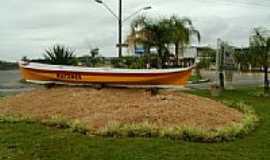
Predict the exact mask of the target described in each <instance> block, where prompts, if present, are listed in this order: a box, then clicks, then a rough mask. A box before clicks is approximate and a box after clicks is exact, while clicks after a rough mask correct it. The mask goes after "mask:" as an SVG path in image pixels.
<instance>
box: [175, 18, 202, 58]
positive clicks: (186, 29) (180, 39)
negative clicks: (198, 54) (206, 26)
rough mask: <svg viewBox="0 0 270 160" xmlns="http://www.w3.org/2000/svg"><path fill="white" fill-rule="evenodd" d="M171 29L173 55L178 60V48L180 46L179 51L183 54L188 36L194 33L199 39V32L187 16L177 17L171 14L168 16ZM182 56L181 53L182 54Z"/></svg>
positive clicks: (187, 42)
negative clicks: (173, 46) (173, 47)
mask: <svg viewBox="0 0 270 160" xmlns="http://www.w3.org/2000/svg"><path fill="white" fill-rule="evenodd" d="M170 23H171V29H170V35H171V39H172V41H173V43H174V44H175V56H176V60H177V62H178V59H179V48H180V46H181V49H182V51H181V53H182V54H183V48H184V46H185V45H187V44H189V43H190V37H191V36H192V35H196V36H197V39H198V41H200V40H201V35H200V32H199V31H198V30H196V29H194V27H193V24H192V21H191V20H190V19H189V18H179V17H177V16H172V17H171V18H170ZM182 56H183V55H182Z"/></svg>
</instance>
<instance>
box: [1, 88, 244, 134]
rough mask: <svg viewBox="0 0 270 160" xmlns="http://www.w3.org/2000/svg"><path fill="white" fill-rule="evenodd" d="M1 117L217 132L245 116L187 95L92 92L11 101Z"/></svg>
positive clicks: (58, 91) (57, 91) (38, 93)
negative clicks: (19, 116) (65, 119)
mask: <svg viewBox="0 0 270 160" xmlns="http://www.w3.org/2000/svg"><path fill="white" fill-rule="evenodd" d="M0 114H4V115H14V116H18V115H23V116H30V117H32V118H37V119H40V120H44V119H49V118H51V117H53V116H62V117H65V118H68V119H72V120H75V119H78V120H80V121H81V122H83V123H85V124H86V125H87V127H89V129H100V128H102V127H104V126H106V125H107V124H108V123H109V122H112V121H113V122H114V121H115V122H120V123H124V124H128V123H140V122H145V121H147V122H150V123H153V124H155V125H157V126H170V127H174V126H183V125H187V126H190V127H199V128H202V129H216V128H220V127H224V126H226V125H229V124H231V123H233V122H240V121H241V118H242V116H243V114H242V113H240V112H238V111H237V110H235V109H232V108H228V107H226V106H224V105H223V104H221V103H219V102H216V101H213V100H210V99H207V98H202V97H198V96H194V95H189V94H186V93H176V92H162V93H160V94H159V95H157V96H151V95H150V93H149V92H146V91H145V90H138V89H134V90H132V89H102V90H95V89H90V88H54V89H49V90H48V89H47V90H46V89H39V90H34V91H29V92H25V93H22V94H19V95H16V96H13V97H7V98H4V99H3V100H1V102H0Z"/></svg>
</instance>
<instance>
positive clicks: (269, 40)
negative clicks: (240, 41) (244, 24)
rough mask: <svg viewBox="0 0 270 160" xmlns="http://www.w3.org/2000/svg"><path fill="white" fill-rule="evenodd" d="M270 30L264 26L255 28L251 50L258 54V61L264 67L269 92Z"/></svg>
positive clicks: (267, 91)
mask: <svg viewBox="0 0 270 160" xmlns="http://www.w3.org/2000/svg"><path fill="white" fill-rule="evenodd" d="M269 33H270V31H269V30H266V29H263V28H255V29H254V31H253V34H252V35H251V37H250V52H251V54H253V55H254V56H256V61H257V62H258V63H260V65H262V66H263V69H264V91H265V93H266V94H268V93H269V80H268V70H269V60H270V55H269V54H270V34H269Z"/></svg>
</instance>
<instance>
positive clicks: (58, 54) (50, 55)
mask: <svg viewBox="0 0 270 160" xmlns="http://www.w3.org/2000/svg"><path fill="white" fill-rule="evenodd" d="M43 56H44V58H45V61H46V62H47V63H50V64H54V65H76V57H75V54H74V50H72V49H70V48H68V47H65V46H63V45H55V46H53V47H52V48H49V49H47V50H45V54H44V55H43Z"/></svg>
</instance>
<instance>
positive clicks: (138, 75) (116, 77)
mask: <svg viewBox="0 0 270 160" xmlns="http://www.w3.org/2000/svg"><path fill="white" fill-rule="evenodd" d="M19 66H20V71H21V75H22V78H23V79H24V80H25V81H27V82H32V83H38V84H58V83H59V84H61V83H68V84H120V85H121V84H122V85H181V86H183V85H185V84H186V83H187V81H188V79H189V77H190V75H191V71H192V67H189V68H180V69H115V68H88V67H75V66H62V65H48V64H41V63H33V62H19Z"/></svg>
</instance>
